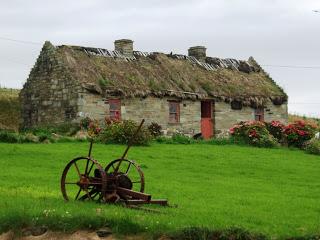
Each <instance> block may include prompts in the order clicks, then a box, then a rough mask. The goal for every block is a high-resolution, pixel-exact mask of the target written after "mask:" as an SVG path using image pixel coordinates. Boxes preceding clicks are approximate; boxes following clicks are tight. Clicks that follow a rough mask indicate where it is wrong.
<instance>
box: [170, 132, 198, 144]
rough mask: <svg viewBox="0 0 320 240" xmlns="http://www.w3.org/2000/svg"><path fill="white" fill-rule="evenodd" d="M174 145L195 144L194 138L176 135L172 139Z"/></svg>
mask: <svg viewBox="0 0 320 240" xmlns="http://www.w3.org/2000/svg"><path fill="white" fill-rule="evenodd" d="M171 139H172V142H173V143H179V144H190V143H193V142H195V140H193V139H192V138H190V137H188V136H185V135H183V134H181V133H176V134H174V135H172V137H171Z"/></svg>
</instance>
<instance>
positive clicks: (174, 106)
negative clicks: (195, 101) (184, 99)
mask: <svg viewBox="0 0 320 240" xmlns="http://www.w3.org/2000/svg"><path fill="white" fill-rule="evenodd" d="M179 122H180V103H179V102H174V101H170V102H169V123H179Z"/></svg>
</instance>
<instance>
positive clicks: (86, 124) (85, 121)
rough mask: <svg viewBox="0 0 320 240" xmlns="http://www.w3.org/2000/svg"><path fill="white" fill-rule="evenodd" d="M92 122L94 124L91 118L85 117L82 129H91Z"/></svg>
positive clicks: (81, 125)
mask: <svg viewBox="0 0 320 240" xmlns="http://www.w3.org/2000/svg"><path fill="white" fill-rule="evenodd" d="M90 122H92V119H91V118H89V117H85V118H83V119H81V120H80V128H81V129H84V130H87V129H88V127H89V124H90Z"/></svg>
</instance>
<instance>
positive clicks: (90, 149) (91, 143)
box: [88, 138, 93, 158]
mask: <svg viewBox="0 0 320 240" xmlns="http://www.w3.org/2000/svg"><path fill="white" fill-rule="evenodd" d="M92 145H93V138H91V141H90V147H89V153H88V157H89V158H90V157H91V151H92Z"/></svg>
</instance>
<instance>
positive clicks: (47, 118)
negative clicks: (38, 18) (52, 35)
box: [20, 42, 81, 127]
mask: <svg viewBox="0 0 320 240" xmlns="http://www.w3.org/2000/svg"><path fill="white" fill-rule="evenodd" d="M80 89H81V87H80V86H79V85H78V84H77V83H76V81H72V79H71V77H70V75H69V73H68V71H67V70H66V69H65V67H64V64H63V62H62V61H61V60H60V59H59V57H58V56H57V54H56V50H55V47H54V46H53V45H52V44H51V43H50V42H46V43H45V44H44V46H43V48H42V50H41V52H40V55H39V57H38V59H37V62H36V64H35V66H34V67H33V69H32V70H31V72H30V74H29V77H28V79H27V82H26V83H25V85H24V88H23V89H22V90H21V93H20V101H21V104H22V110H21V114H22V127H34V126H37V125H46V124H55V123H62V122H67V121H71V120H72V119H74V118H75V117H76V113H77V99H78V93H77V92H78V91H79V90H80Z"/></svg>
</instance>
